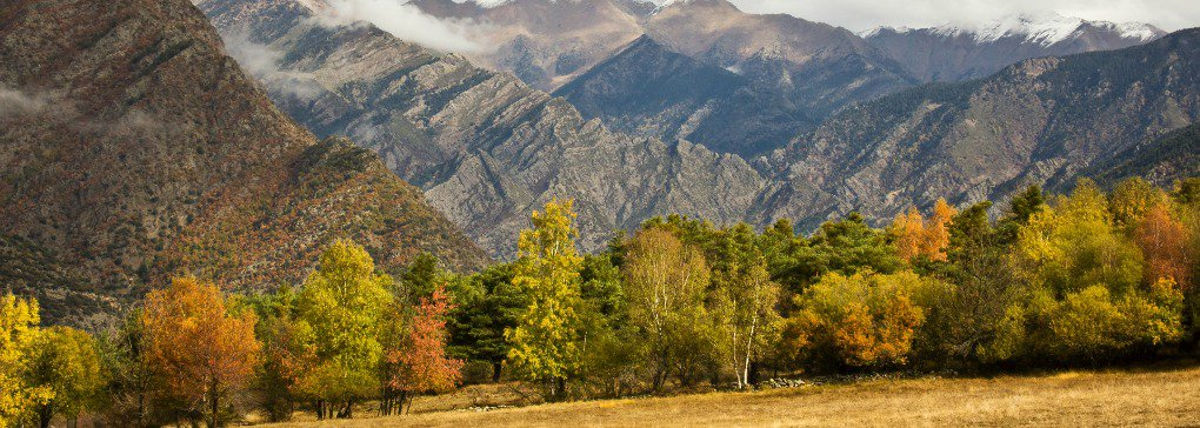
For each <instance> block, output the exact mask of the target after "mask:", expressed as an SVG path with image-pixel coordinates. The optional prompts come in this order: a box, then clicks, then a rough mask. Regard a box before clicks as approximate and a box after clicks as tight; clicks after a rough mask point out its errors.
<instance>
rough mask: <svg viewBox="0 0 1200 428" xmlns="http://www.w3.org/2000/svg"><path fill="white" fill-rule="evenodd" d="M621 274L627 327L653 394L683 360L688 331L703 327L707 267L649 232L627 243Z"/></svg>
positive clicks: (671, 239) (660, 233) (658, 232)
mask: <svg viewBox="0 0 1200 428" xmlns="http://www.w3.org/2000/svg"><path fill="white" fill-rule="evenodd" d="M622 273H623V274H624V278H625V281H624V286H625V290H624V291H625V293H624V294H625V296H627V298H628V302H629V303H628V304H629V317H630V319H629V322H630V325H631V326H632V327H634V328H636V329H637V331H638V332H639V333H640V335H641V336H642V337H641V341H642V342H643V343H644V344H645V347H646V359H647V362H648V363H649V368H650V372H651V388H652V389H653V390H655V391H658V390H660V389H661V388H662V387H663V384H664V383H665V381H666V379H667V376H668V375H669V374H670V369H671V367H672V364H673V362H675V361H678V360H679V359H680V358H685V356H684V355H683V352H684V351H685V348H686V343H687V341H689V340H690V339H691V338H690V337H689V336H691V334H690V333H691V331H692V329H693V328H694V327H695V326H696V325H699V324H701V323H703V322H704V315H705V313H704V296H705V289H706V288H707V287H708V284H709V270H708V264H707V263H706V262H705V260H704V256H703V255H702V254H701V253H700V251H699V250H697V249H695V248H692V247H690V246H685V245H684V244H683V243H682V242H680V241H679V240H678V239H676V238H675V236H674V235H672V234H671V233H670V232H667V231H665V230H663V229H660V228H654V229H647V230H643V231H641V232H639V233H638V234H637V235H636V236H635V237H634V238H633V239H632V240H631V241H630V242H629V244H628V253H627V254H626V256H625V265H624V266H623V267H622Z"/></svg>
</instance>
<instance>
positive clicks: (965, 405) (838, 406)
mask: <svg viewBox="0 0 1200 428" xmlns="http://www.w3.org/2000/svg"><path fill="white" fill-rule="evenodd" d="M462 400H463V398H462V396H461V394H456V395H455V396H451V397H442V398H439V397H428V398H424V401H418V403H417V404H416V405H415V407H414V412H417V413H416V414H413V415H408V416H399V417H389V418H365V419H355V420H348V421H327V422H320V423H318V422H311V421H310V422H296V423H292V424H286V425H283V426H330V427H378V426H416V427H425V426H454V427H476V426H487V427H498V426H555V427H561V426H569V427H581V426H702V425H720V426H847V425H849V426H863V425H866V426H896V425H903V426H912V425H916V426H946V425H951V426H961V425H971V426H1029V425H1036V426H1047V425H1049V426H1064V425H1065V426H1097V425H1102V426H1113V425H1117V426H1139V427H1140V426H1200V367H1197V366H1194V365H1193V366H1191V367H1188V368H1171V369H1159V370H1153V371H1151V370H1131V371H1101V372H1064V373H1057V374H1052V375H1043V376H1033V375H1030V376H1000V377H994V378H956V379H938V378H925V379H908V380H878V381H866V382H859V383H854V384H841V385H823V386H807V387H801V388H794V389H778V390H770V391H760V392H748V393H710V394H701V395H689V396H677V397H662V398H644V399H626V400H608V401H592V402H577V403H562V404H545V405H536V406H530V407H523V408H510V409H501V410H493V411H488V412H479V411H472V410H448V411H447V410H437V409H438V408H439V407H440V408H447V407H454V403H452V402H454V401H462ZM439 401H442V403H440V404H441V405H440V406H439V405H438V404H439V403H438V402H439ZM459 404H461V403H459Z"/></svg>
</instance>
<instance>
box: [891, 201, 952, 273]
mask: <svg viewBox="0 0 1200 428" xmlns="http://www.w3.org/2000/svg"><path fill="white" fill-rule="evenodd" d="M957 213H958V211H957V210H955V209H954V207H951V206H950V204H948V203H946V200H945V199H938V201H937V204H936V205H934V207H933V214H932V215H930V217H929V219H925V218H924V217H922V216H921V212H920V211H917V209H916V208H911V209H909V210H908V212H907V213H905V214H900V215H897V216H896V219H895V220H893V221H892V226H891V228H890V232H891V235H892V240H893V244H894V245H895V246H896V252H897V254H898V255H899V256H900V258H902V259H904V260H906V261H911V260H912V259H914V258H916V257H918V256H924V257H927V258H929V260H933V261H946V248H947V247H949V246H950V224H951V222H952V220H953V218H954V215H955V214H957Z"/></svg>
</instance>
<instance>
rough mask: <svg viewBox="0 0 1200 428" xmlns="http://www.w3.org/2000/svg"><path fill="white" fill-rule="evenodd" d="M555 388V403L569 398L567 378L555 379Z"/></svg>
mask: <svg viewBox="0 0 1200 428" xmlns="http://www.w3.org/2000/svg"><path fill="white" fill-rule="evenodd" d="M554 386H555V391H554V395H555V401H563V400H566V398H567V378H565V377H559V378H555V379H554Z"/></svg>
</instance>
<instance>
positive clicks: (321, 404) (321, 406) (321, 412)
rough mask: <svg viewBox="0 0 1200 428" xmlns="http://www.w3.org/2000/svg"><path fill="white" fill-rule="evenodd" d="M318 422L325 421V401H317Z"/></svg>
mask: <svg viewBox="0 0 1200 428" xmlns="http://www.w3.org/2000/svg"><path fill="white" fill-rule="evenodd" d="M316 407H317V420H322V419H325V401H324V400H317V406H316Z"/></svg>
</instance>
